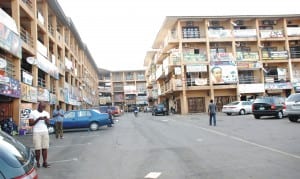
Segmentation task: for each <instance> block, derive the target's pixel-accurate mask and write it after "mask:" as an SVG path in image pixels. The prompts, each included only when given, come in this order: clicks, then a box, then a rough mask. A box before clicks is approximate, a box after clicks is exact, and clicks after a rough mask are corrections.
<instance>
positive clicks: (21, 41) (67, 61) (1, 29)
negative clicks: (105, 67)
mask: <svg viewBox="0 0 300 179" xmlns="http://www.w3.org/2000/svg"><path fill="white" fill-rule="evenodd" d="M39 101H46V102H48V104H49V105H47V109H46V110H47V111H48V112H50V114H52V110H53V109H54V107H55V105H57V104H59V105H61V106H62V108H63V109H65V110H71V109H78V108H87V107H91V106H98V105H99V100H98V68H97V65H96V64H95V61H94V60H93V58H92V56H91V54H90V53H89V51H88V49H87V47H86V45H85V44H84V43H83V42H82V41H81V38H80V36H79V34H78V32H77V30H76V28H75V26H74V24H73V22H72V21H71V19H70V18H68V17H66V16H65V14H64V12H63V11H62V9H61V7H60V5H59V4H58V3H57V1H52V0H5V1H0V109H1V116H0V119H1V120H2V119H4V118H8V117H12V118H13V120H14V122H15V123H16V124H17V125H18V126H19V127H20V128H23V127H28V126H27V125H28V122H27V121H26V116H28V112H30V110H31V109H36V107H37V103H38V102H39Z"/></svg>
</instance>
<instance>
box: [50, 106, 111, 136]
mask: <svg viewBox="0 0 300 179" xmlns="http://www.w3.org/2000/svg"><path fill="white" fill-rule="evenodd" d="M111 124H113V123H112V120H111V119H110V118H109V114H108V113H100V111H99V110H96V109H81V110H71V111H67V112H66V113H65V115H64V120H63V128H64V129H80V128H89V129H90V130H91V131H95V130H98V128H99V127H100V126H105V125H107V126H109V127H111ZM54 131H55V121H54V120H53V119H51V120H50V127H49V132H50V133H53V132H54Z"/></svg>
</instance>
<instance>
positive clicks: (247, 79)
mask: <svg viewBox="0 0 300 179" xmlns="http://www.w3.org/2000/svg"><path fill="white" fill-rule="evenodd" d="M255 83H259V79H258V78H257V77H256V76H239V84H255Z"/></svg>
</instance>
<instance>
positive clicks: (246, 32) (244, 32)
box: [233, 29, 256, 38]
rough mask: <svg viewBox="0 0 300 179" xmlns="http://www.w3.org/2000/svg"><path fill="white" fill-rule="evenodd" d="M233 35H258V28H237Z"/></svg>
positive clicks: (240, 36) (241, 36)
mask: <svg viewBox="0 0 300 179" xmlns="http://www.w3.org/2000/svg"><path fill="white" fill-rule="evenodd" d="M233 36H234V37H236V38H249V37H256V29H235V30H233Z"/></svg>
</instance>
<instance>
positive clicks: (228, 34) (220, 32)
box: [208, 29, 233, 40]
mask: <svg viewBox="0 0 300 179" xmlns="http://www.w3.org/2000/svg"><path fill="white" fill-rule="evenodd" d="M208 37H209V38H213V39H229V40H231V38H232V37H233V36H232V30H230V29H209V30H208Z"/></svg>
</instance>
